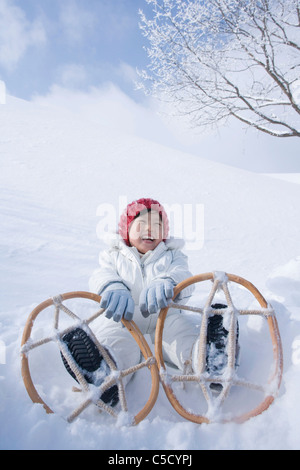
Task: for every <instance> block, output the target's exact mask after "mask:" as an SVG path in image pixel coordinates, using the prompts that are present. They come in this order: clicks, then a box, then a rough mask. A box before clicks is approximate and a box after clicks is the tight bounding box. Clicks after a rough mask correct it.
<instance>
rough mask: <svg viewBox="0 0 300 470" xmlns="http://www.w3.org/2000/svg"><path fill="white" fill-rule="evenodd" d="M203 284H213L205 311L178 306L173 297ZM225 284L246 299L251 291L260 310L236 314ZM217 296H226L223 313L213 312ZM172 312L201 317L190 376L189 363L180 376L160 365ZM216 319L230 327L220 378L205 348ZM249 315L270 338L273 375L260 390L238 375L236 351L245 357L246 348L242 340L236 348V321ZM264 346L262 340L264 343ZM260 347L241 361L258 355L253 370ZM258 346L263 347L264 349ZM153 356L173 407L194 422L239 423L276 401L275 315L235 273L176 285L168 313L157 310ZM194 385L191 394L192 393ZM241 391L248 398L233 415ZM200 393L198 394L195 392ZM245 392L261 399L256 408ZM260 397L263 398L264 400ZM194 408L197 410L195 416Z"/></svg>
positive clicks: (279, 355)
mask: <svg viewBox="0 0 300 470" xmlns="http://www.w3.org/2000/svg"><path fill="white" fill-rule="evenodd" d="M204 281H209V282H210V284H212V287H211V288H210V292H209V295H208V298H207V300H206V301H205V302H204V306H203V307H199V306H196V307H195V306H191V305H188V304H185V305H180V303H179V302H176V297H177V296H178V294H179V293H180V292H181V291H183V290H184V289H185V288H186V287H188V286H190V285H192V284H198V283H202V282H204ZM229 283H231V284H232V285H234V284H237V285H238V286H239V287H240V288H241V289H240V290H243V291H245V289H246V293H248V294H249V292H250V293H251V294H253V296H254V297H255V299H256V301H257V305H258V306H257V307H255V308H253V309H251V310H247V309H242V308H240V309H238V308H237V307H236V306H235V305H234V303H233V300H232V297H231V294H230V292H229V286H228V284H229ZM241 286H242V287H241ZM199 287H200V286H199ZM243 288H245V289H243ZM220 293H221V295H223V296H224V297H225V304H226V305H224V307H226V308H223V309H222V308H219V307H220V304H219V305H218V306H217V308H214V306H213V303H214V299H215V296H216V295H217V296H219V295H220ZM194 298H195V295H194V294H193V296H192V297H191V300H190V301H191V302H193V300H194ZM174 299H175V300H174ZM170 307H171V308H177V309H180V310H185V311H187V312H189V313H190V314H191V315H194V316H197V315H199V314H200V316H201V319H200V321H199V324H200V323H201V327H200V334H199V340H198V351H197V354H196V360H197V366H196V367H195V368H196V369H197V373H194V372H193V370H194V369H193V368H192V360H190V361H188V362H187V364H186V371H185V372H186V373H183V374H182V373H180V372H178V371H174V369H171V368H170V367H167V366H166V364H165V362H164V359H163V353H162V341H163V331H164V323H165V319H166V316H167V314H168V310H169V308H170ZM215 315H222V316H223V318H224V317H225V316H226V323H227V325H228V334H226V342H227V345H226V354H225V355H224V354H223V357H222V360H221V362H224V358H226V364H225V367H223V366H224V364H222V368H223V370H222V373H220V370H218V368H214V367H209V366H208V365H209V361H208V350H209V345H210V344H209V343H210V341H211V338H210V337H211V336H213V335H212V332H209V330H210V319H211V318H213V316H215ZM247 315H250V316H251V315H253V316H256V317H258V316H259V317H261V318H263V320H262V321H264V320H266V322H267V326H268V328H267V330H269V333H270V341H269V350H270V351H269V352H270V362H271V363H270V370H271V372H270V374H269V379H268V381H267V382H266V383H264V384H263V385H260V384H259V383H254V382H252V380H248V379H245V378H243V377H242V376H240V375H239V374H240V373H241V369H242V367H241V366H242V362H241V365H240V367H239V368H237V362H238V352H239V351H238V349H239V347H241V351H242V352H243V348H244V343H243V341H241V344H240V346H239V343H238V341H237V336H238V319H239V321H241V320H242V318H246V316H247ZM248 318H249V317H248ZM240 330H241V328H240ZM240 333H241V331H240ZM240 336H241V334H240ZM244 336H245V338H246V339H248V337H250V335H249V334H248V335H245V334H244ZM249 342H250V340H249ZM265 342H266V338H265V336H264V343H265ZM250 345H251V342H250ZM259 346H260V345H257V344H256V343H255V345H254V348H253V345H251V347H252V349H249V350H246V351H244V357H248V358H249V359H248V361H250V360H251V359H252V356H253V357H254V356H255V354H256V356H257V358H258V362H259V364H256V365H252V368H253V369H255V367H257V368H258V369H259V367H258V365H260V364H262V363H263V362H264V360H265V357H264V352H262V350H261V351H260V347H259ZM261 346H264V344H263V345H261ZM264 347H265V346H264ZM220 349H221V350H222V353H224V348H223V347H221V346H220ZM155 356H156V360H157V365H158V370H159V371H160V378H161V382H162V384H163V387H164V390H165V392H166V395H167V397H168V399H169V401H170V403H171V405H172V406H173V408H174V409H175V410H176V411H177V412H178V413H179V414H180V415H181V416H183V417H184V418H185V419H187V420H189V421H193V422H195V423H212V422H230V421H234V422H238V423H241V422H244V421H246V420H247V419H249V418H251V417H254V416H257V415H259V414H260V413H262V412H263V411H265V410H266V409H267V408H268V407H269V406H270V405H271V403H272V402H273V401H274V398H275V397H276V395H277V393H278V390H279V387H280V383H281V377H282V368H283V353H282V346H281V340H280V334H279V329H278V324H277V320H276V317H275V312H274V311H273V309H272V307H271V306H270V305H268V304H267V302H266V300H265V299H264V298H263V296H262V295H261V293H260V292H259V291H258V290H257V289H256V287H254V286H253V284H251V283H250V282H249V281H247V280H245V279H243V278H241V277H239V276H236V275H233V274H226V273H221V272H215V273H204V274H199V275H196V276H193V277H191V278H189V279H186V280H185V281H183V282H181V283H180V284H178V285H177V286H176V288H175V291H174V297H173V302H172V303H171V304H170V305H169V306H168V307H167V308H164V309H162V310H161V312H160V315H159V318H158V322H157V326H156V333H155ZM178 384H181V387H179V386H178ZM182 384H184V387H186V388H187V387H189V389H188V390H187V391H186V393H185V395H186V397H185V396H184V393H183V391H182ZM214 385H215V387H214ZM192 386H193V390H191V387H192ZM176 387H177V388H176ZM243 387H245V388H246V389H247V395H246V396H245V399H244V400H243V402H242V403H240V405H241V406H240V408H241V409H243V411H241V412H238V413H236V409H237V408H238V404H239V401H241V399H240V397H239V395H240V391H241V388H243ZM195 388H196V391H197V393H196V394H195V390H194V389H195ZM199 389H200V390H201V391H202V393H201V392H200V393H199ZM212 389H217V391H218V392H219V393H217V394H216V393H212ZM248 390H249V391H250V390H251V391H254V393H255V394H256V393H259V394H260V396H259V401H258V403H257V402H256V401H257V397H255V399H252V398H251V399H250V398H249V396H248ZM192 392H193V393H192ZM251 394H252V393H251ZM261 394H263V399H262V401H261ZM231 395H232V396H233V398H232V400H233V405H232V407H231V409H230V408H226V405H227V403H226V402H227V399H228V398H229V397H230V396H231ZM184 398H186V401H185V403H183V399H184ZM196 402H197V403H196ZM198 402H199V404H198ZM200 402H201V403H200ZM252 402H253V403H254V407H253V409H250V411H249V409H247V410H244V408H245V406H246V408H248V406H247V405H248V403H250V404H252ZM196 405H197V406H196ZM195 407H196V408H198V409H199V410H200V411H199V412H198V411H194V408H195Z"/></svg>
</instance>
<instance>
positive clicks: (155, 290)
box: [139, 279, 174, 318]
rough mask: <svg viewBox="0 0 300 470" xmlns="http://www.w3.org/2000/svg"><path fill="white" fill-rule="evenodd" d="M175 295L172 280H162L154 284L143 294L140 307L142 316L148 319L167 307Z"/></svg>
mask: <svg viewBox="0 0 300 470" xmlns="http://www.w3.org/2000/svg"><path fill="white" fill-rule="evenodd" d="M173 295H174V285H173V283H172V282H171V281H170V280H168V279H161V280H160V281H155V282H153V283H152V284H151V285H150V286H149V287H146V288H145V289H144V290H143V291H142V292H141V295H140V300H139V306H140V310H141V313H142V315H143V316H144V317H145V318H146V317H148V316H149V315H150V314H152V313H156V312H158V310H160V309H161V308H165V307H167V306H168V304H169V302H170V300H171V299H172V298H173Z"/></svg>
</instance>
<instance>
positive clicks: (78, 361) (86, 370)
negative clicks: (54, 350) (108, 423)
mask: <svg viewBox="0 0 300 470" xmlns="http://www.w3.org/2000/svg"><path fill="white" fill-rule="evenodd" d="M70 299H75V300H76V299H81V301H82V299H83V301H84V302H86V301H88V300H89V301H92V302H90V303H92V312H89V316H88V317H87V318H84V319H83V318H81V317H80V316H79V315H78V314H77V313H74V311H73V310H75V309H73V308H72V309H71V308H70V307H69V306H68V305H67V303H66V302H67V301H69V300H70ZM100 300H101V297H100V296H98V295H96V294H92V293H89V292H70V293H66V294H62V295H59V296H57V297H54V298H51V299H48V300H46V301H45V302H42V303H41V304H40V305H38V306H37V307H36V308H35V309H34V310H33V311H32V312H31V314H30V315H29V318H28V320H27V323H26V325H25V329H24V332H23V338H22V349H21V360H22V364H21V368H22V377H23V381H24V384H25V387H26V390H27V392H28V394H29V396H30V398H31V400H32V401H33V402H34V403H40V404H42V405H43V406H44V408H45V410H46V412H47V413H53V412H54V411H53V410H52V408H51V406H49V404H48V397H47V392H48V390H43V394H42V393H39V392H38V390H37V389H38V388H39V386H38V385H35V384H34V382H39V377H38V379H37V380H34V379H33V377H32V371H31V366H30V359H31V357H30V356H31V355H32V354H34V351H35V350H37V349H39V350H40V348H43V347H45V346H44V345H47V344H48V345H49V344H54V345H56V346H58V350H59V351H60V354H58V355H57V356H59V359H58V362H57V364H58V367H59V366H60V365H62V363H63V362H64V365H65V367H66V369H67V370H68V372H69V374H70V375H71V376H72V377H74V378H75V380H76V382H77V383H78V384H79V385H80V388H77V387H76V388H74V391H77V392H78V391H80V392H83V393H82V394H78V393H77V394H73V396H75V395H76V398H77V400H78V395H80V397H81V396H82V399H80V403H77V404H76V407H75V408H74V409H73V408H72V411H71V412H69V414H68V415H67V417H66V419H67V421H68V422H72V421H73V420H74V419H75V418H77V417H78V416H79V415H80V414H81V413H82V412H83V411H84V410H85V409H86V408H88V407H89V406H90V405H93V404H94V405H96V406H97V407H98V409H99V410H100V411H105V412H106V413H108V414H109V415H111V416H113V417H114V418H117V419H118V418H120V419H121V420H122V422H124V424H125V423H126V424H133V425H134V424H138V423H139V422H140V421H142V420H143V419H144V418H145V417H146V416H147V415H148V413H149V412H150V411H151V409H152V408H153V406H154V404H155V402H156V398H157V395H158V390H159V374H158V370H157V366H156V361H155V358H154V357H153V355H152V352H151V350H150V348H149V346H148V343H147V342H146V340H145V338H144V336H143V335H142V333H141V332H140V330H139V328H138V327H137V325H136V324H135V323H134V322H133V321H131V322H128V321H126V320H124V319H123V320H122V323H123V325H124V326H125V327H126V328H127V330H128V331H129V333H130V334H131V335H132V336H133V338H134V339H135V340H136V342H137V344H138V346H139V348H140V350H141V352H142V355H143V357H144V361H142V362H141V363H140V364H137V365H136V366H133V367H131V368H130V369H126V370H117V367H116V364H115V362H114V360H113V359H112V357H111V355H110V354H109V353H108V351H107V349H106V348H104V346H102V345H101V344H100V343H99V342H98V340H97V338H96V337H95V335H94V333H93V331H92V322H93V321H94V320H95V319H96V318H98V317H99V315H101V314H102V313H103V312H104V309H100V307H98V310H96V312H95V303H97V304H98V305H99V302H100ZM46 312H47V313H46ZM44 314H45V316H46V315H47V317H46V318H45V320H44V324H43V315H44ZM66 318H67V321H66ZM38 320H41V322H42V327H41V326H38V325H37V324H38V323H39V322H38ZM51 322H52V324H51ZM49 326H50V327H51V326H52V331H50V334H49ZM44 327H45V329H47V331H48V335H46V336H45V335H43V328H44ZM36 330H37V331H36ZM41 330H42V334H41ZM36 336H42V337H38V339H37V338H36ZM40 354H41V353H40ZM40 354H39V355H38V357H37V358H36V361H37V362H38V366H39V367H41V365H40V362H41V356H40ZM61 356H62V357H63V361H62V360H61ZM51 357H52V356H51ZM46 360H47V356H46ZM103 361H104V362H105V365H106V366H107V371H106V374H105V375H106V376H105V377H104V380H100V381H99V383H97V381H96V380H94V378H93V374H94V375H95V374H96V373H97V371H98V370H99V367H100V365H101V364H102V363H103ZM49 362H50V360H49ZM62 367H63V366H62ZM142 368H145V369H148V370H149V371H150V374H151V390H150V394H149V398H148V400H147V402H146V404H145V405H144V406H143V407H142V408H141V409H140V411H139V412H138V413H136V414H135V415H134V414H132V413H131V412H130V410H129V409H128V405H127V401H128V400H127V397H126V394H125V390H124V388H125V387H124V385H123V378H124V377H125V376H127V375H130V374H134V373H135V372H137V371H138V370H140V369H142ZM64 370H65V369H64ZM42 372H43V371H42ZM64 375H68V374H64ZM53 393H54V392H52V394H53ZM41 395H45V397H43V398H42V396H41ZM71 395H72V394H71ZM46 402H47V403H46ZM117 402H119V404H118V405H117ZM68 405H70V404H69V403H68ZM116 405H117V406H116ZM61 414H63V413H61Z"/></svg>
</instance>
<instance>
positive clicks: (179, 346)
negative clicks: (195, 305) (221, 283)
mask: <svg viewBox="0 0 300 470" xmlns="http://www.w3.org/2000/svg"><path fill="white" fill-rule="evenodd" d="M168 235H169V222H168V217H167V214H166V212H165V210H164V208H163V206H162V205H161V204H160V203H159V202H158V201H156V200H153V199H139V200H137V201H134V202H132V203H131V204H129V205H128V206H127V208H126V210H125V211H124V213H123V214H122V216H121V218H120V222H119V231H118V238H117V239H114V240H113V242H112V244H111V246H110V247H109V248H108V250H106V251H104V252H102V253H101V254H100V257H99V265H100V266H99V268H98V269H97V270H96V271H95V272H94V273H93V274H92V276H91V279H90V283H89V285H90V290H91V291H92V292H95V293H97V294H99V295H100V296H101V302H100V307H101V308H104V309H105V312H104V314H103V315H101V316H100V317H99V318H98V319H97V320H96V321H95V322H93V331H94V333H95V335H96V337H97V339H98V340H99V342H100V343H101V344H102V345H103V346H104V347H105V348H106V349H107V351H108V353H109V354H110V356H111V357H112V358H113V360H114V361H115V363H116V366H117V369H118V370H123V369H127V368H129V367H131V366H133V365H135V364H138V363H139V362H140V349H139V346H138V345H137V343H136V342H135V340H134V339H133V337H132V336H131V334H129V332H128V331H127V330H126V328H124V327H123V325H122V323H121V321H120V320H121V319H122V318H123V317H124V318H125V319H126V320H132V319H133V320H134V322H135V323H136V324H137V326H138V327H139V328H140V330H141V332H142V333H143V334H148V335H150V338H151V341H152V342H154V336H155V327H156V322H157V318H158V314H159V312H160V309H161V308H164V307H166V306H167V305H168V304H169V302H170V301H171V299H172V298H173V295H174V287H175V285H176V284H178V283H180V282H181V281H183V280H185V279H187V278H189V277H191V275H192V274H191V273H190V271H189V268H188V263H187V257H186V255H184V254H183V252H182V251H181V249H182V247H183V245H184V243H183V241H181V240H175V239H172V238H169V237H168ZM192 291H193V286H190V287H189V288H186V289H184V290H183V291H182V292H181V293H180V295H179V296H178V298H176V301H177V300H180V302H181V303H182V302H184V301H185V300H184V299H186V298H187V297H189V296H190V295H191V293H192ZM183 296H184V297H183ZM75 336H76V338H75V339H74V337H75ZM198 336H199V329H198V327H196V325H195V324H194V323H193V322H192V320H191V318H190V317H188V316H187V315H186V314H185V313H183V312H181V311H180V310H178V309H172V308H170V310H169V312H168V315H167V317H166V320H165V325H164V335H163V344H162V347H163V355H164V359H165V360H166V361H168V362H170V363H172V364H173V365H175V366H176V367H177V368H179V369H180V370H182V371H183V370H184V366H185V363H186V361H188V360H190V358H191V357H192V352H193V347H194V344H195V342H196V340H197V339H198ZM65 342H66V343H67V345H68V347H69V349H70V351H71V352H72V354H73V356H74V357H75V358H76V360H77V362H78V363H79V365H80V366H81V367H82V368H83V369H84V370H85V372H86V374H85V375H86V378H87V380H88V381H89V382H91V383H95V384H96V385H99V382H97V383H96V378H95V377H100V376H101V374H100V375H99V373H98V372H99V371H98V369H99V368H100V366H101V367H102V369H103V362H104V360H103V358H102V357H101V356H99V352H98V351H96V350H95V348H94V347H93V344H91V343H92V342H91V340H90V338H88V337H87V335H85V334H84V332H82V330H79V331H77V333H75V334H74V332H73V334H72V333H70V334H69V335H68V336H67V337H66V338H65ZM77 351H80V353H78V354H77ZM91 351H93V352H91ZM95 358H96V359H95ZM103 370H104V372H105V371H106V372H109V370H107V369H105V367H104V369H103ZM97 371H98V372H97ZM69 372H70V371H69ZM102 381H103V377H102ZM100 383H101V382H100ZM101 399H102V400H103V401H105V402H106V403H109V404H111V405H112V406H114V405H115V404H116V403H117V402H118V389H117V386H116V385H114V386H113V387H111V389H109V390H107V391H106V392H105V393H104V394H103V395H102V396H101Z"/></svg>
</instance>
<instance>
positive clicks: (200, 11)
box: [140, 0, 300, 137]
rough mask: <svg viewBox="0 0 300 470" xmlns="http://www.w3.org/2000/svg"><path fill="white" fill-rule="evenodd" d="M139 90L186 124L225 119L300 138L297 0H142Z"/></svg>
mask: <svg viewBox="0 0 300 470" xmlns="http://www.w3.org/2000/svg"><path fill="white" fill-rule="evenodd" d="M146 1H147V3H148V4H149V5H150V6H151V7H152V14H151V15H149V16H151V17H150V18H149V16H148V17H146V15H145V14H144V13H143V12H142V11H141V12H140V17H141V29H142V31H143V34H144V36H145V37H146V38H147V40H148V47H147V53H148V58H149V64H148V67H147V70H144V71H142V72H141V76H142V86H143V87H144V89H145V90H146V92H148V93H151V94H152V95H154V96H156V97H159V98H162V99H166V100H168V101H170V102H171V103H172V105H173V106H174V109H176V110H177V111H179V113H180V114H184V115H187V116H188V117H189V118H190V120H191V122H192V123H193V125H195V126H207V125H215V124H217V123H219V122H220V121H224V120H225V119H226V118H228V117H230V116H233V117H235V118H237V119H238V120H240V121H242V122H243V123H246V124H247V125H250V126H253V127H255V128H257V129H259V130H260V131H263V132H266V133H268V134H271V135H273V136H278V137H291V136H297V137H300V3H299V0H210V1H207V0H146Z"/></svg>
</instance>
